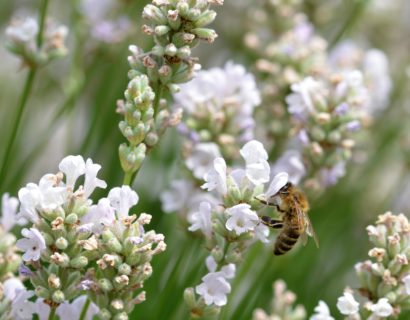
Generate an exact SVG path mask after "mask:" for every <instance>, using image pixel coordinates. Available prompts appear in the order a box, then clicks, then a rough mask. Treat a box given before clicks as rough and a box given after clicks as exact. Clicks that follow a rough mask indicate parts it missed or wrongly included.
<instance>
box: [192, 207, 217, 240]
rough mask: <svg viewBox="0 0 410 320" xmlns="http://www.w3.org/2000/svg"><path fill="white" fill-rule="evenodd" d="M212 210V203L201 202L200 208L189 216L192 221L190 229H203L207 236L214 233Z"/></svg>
mask: <svg viewBox="0 0 410 320" xmlns="http://www.w3.org/2000/svg"><path fill="white" fill-rule="evenodd" d="M211 210H212V208H211V205H210V204H209V203H208V202H201V203H200V205H199V210H198V211H196V212H194V213H193V214H192V215H191V216H189V217H188V220H189V222H190V223H191V226H190V227H189V228H188V230H189V231H196V230H201V231H202V232H203V233H204V234H205V235H206V236H210V235H211V234H212V221H211V214H212V211H211Z"/></svg>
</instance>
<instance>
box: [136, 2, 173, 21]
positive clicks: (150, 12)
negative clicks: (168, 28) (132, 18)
mask: <svg viewBox="0 0 410 320" xmlns="http://www.w3.org/2000/svg"><path fill="white" fill-rule="evenodd" d="M142 17H143V18H144V19H148V20H151V21H152V22H154V23H156V24H159V25H166V24H167V18H166V17H165V15H164V14H163V13H162V11H161V10H160V9H159V8H157V7H156V6H154V5H152V4H148V5H146V6H145V7H144V10H143V12H142Z"/></svg>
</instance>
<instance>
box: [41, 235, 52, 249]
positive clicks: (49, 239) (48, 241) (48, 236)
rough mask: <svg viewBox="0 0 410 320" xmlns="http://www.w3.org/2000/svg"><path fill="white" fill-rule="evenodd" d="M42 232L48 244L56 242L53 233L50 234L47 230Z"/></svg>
mask: <svg viewBox="0 0 410 320" xmlns="http://www.w3.org/2000/svg"><path fill="white" fill-rule="evenodd" d="M41 234H42V235H43V237H44V240H45V241H46V245H47V246H51V245H53V244H54V238H53V236H52V235H50V234H49V233H47V232H42V233H41Z"/></svg>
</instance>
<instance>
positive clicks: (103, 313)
mask: <svg viewBox="0 0 410 320" xmlns="http://www.w3.org/2000/svg"><path fill="white" fill-rule="evenodd" d="M98 318H100V319H102V320H111V318H112V316H111V313H110V312H109V311H108V310H107V309H100V312H98Z"/></svg>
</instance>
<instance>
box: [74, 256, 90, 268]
mask: <svg viewBox="0 0 410 320" xmlns="http://www.w3.org/2000/svg"><path fill="white" fill-rule="evenodd" d="M87 264H88V259H87V258H86V257H84V256H79V257H77V258H74V259H73V260H71V261H70V266H71V267H73V268H77V269H80V268H84V267H86V266H87Z"/></svg>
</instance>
